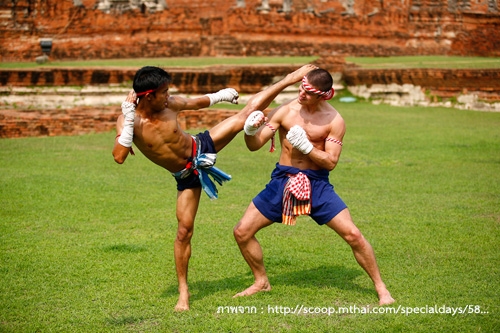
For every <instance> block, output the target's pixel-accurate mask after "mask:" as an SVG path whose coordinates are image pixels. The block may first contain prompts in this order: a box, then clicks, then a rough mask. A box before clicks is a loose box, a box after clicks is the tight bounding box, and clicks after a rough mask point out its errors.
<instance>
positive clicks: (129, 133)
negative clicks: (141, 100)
mask: <svg viewBox="0 0 500 333" xmlns="http://www.w3.org/2000/svg"><path fill="white" fill-rule="evenodd" d="M122 113H123V116H124V121H123V129H122V133H121V134H120V137H119V138H118V143H119V144H121V145H122V146H124V147H132V140H133V138H134V120H135V104H134V103H130V102H123V103H122Z"/></svg>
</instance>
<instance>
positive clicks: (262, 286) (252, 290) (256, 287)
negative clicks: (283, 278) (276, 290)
mask: <svg viewBox="0 0 500 333" xmlns="http://www.w3.org/2000/svg"><path fill="white" fill-rule="evenodd" d="M261 291H271V285H270V284H269V281H267V282H265V283H259V284H257V282H255V283H254V284H252V285H251V286H250V287H248V288H247V289H245V290H243V291H242V292H240V293H237V294H236V295H234V296H233V298H235V297H241V296H250V295H253V294H256V293H258V292H261Z"/></svg>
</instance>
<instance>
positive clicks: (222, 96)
mask: <svg viewBox="0 0 500 333" xmlns="http://www.w3.org/2000/svg"><path fill="white" fill-rule="evenodd" d="M205 96H208V98H210V106H212V105H214V104H215V103H219V102H231V103H233V104H238V97H239V95H238V92H237V91H236V90H234V89H233V88H226V89H222V90H219V91H218V92H216V93H213V94H206V95H205Z"/></svg>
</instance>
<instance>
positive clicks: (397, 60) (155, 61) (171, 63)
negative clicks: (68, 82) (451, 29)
mask: <svg viewBox="0 0 500 333" xmlns="http://www.w3.org/2000/svg"><path fill="white" fill-rule="evenodd" d="M317 59H318V57H314V56H309V57H306V56H304V57H183V58H175V57H174V58H145V59H98V60H74V61H57V60H54V61H49V62H48V63H45V64H43V65H38V64H36V63H35V62H2V63H0V68H38V67H40V68H44V67H134V68H136V67H137V66H138V65H137V64H138V63H140V64H141V66H147V65H149V66H160V67H205V66H214V65H297V66H299V65H303V64H306V63H310V62H313V61H314V60H317ZM345 60H346V61H347V62H352V63H354V64H356V65H358V66H360V67H361V68H472V69H475V68H500V58H498V57H497V58H493V57H491V58H484V57H459V56H402V57H346V58H345Z"/></svg>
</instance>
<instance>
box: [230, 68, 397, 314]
mask: <svg viewBox="0 0 500 333" xmlns="http://www.w3.org/2000/svg"><path fill="white" fill-rule="evenodd" d="M332 86H333V80H332V77H331V75H330V74H329V73H328V72H327V71H326V70H324V69H315V70H313V71H311V72H309V73H308V74H307V75H305V76H304V77H303V79H302V85H301V86H300V88H299V95H298V97H297V98H296V99H293V100H291V101H289V102H287V103H284V104H283V105H281V106H279V107H277V108H276V109H274V110H273V111H271V113H270V114H269V115H268V117H267V118H266V117H264V115H263V114H262V113H261V112H259V111H256V112H253V113H252V114H251V115H250V116H249V117H248V118H247V121H246V123H245V126H244V130H245V141H246V145H247V147H248V148H249V149H250V150H251V151H254V150H258V149H260V148H261V147H262V146H263V145H264V144H265V143H266V142H267V141H268V140H270V139H272V138H273V137H274V135H275V132H278V134H279V139H280V142H281V154H280V156H279V162H278V163H277V164H276V168H275V169H274V171H273V172H272V174H271V180H270V182H269V183H268V184H267V185H266V187H265V189H264V190H263V191H262V192H260V193H259V194H258V195H257V196H256V197H255V198H254V199H253V201H252V202H251V203H250V205H249V206H248V208H247V210H246V212H245V214H244V216H243V217H242V218H241V220H240V221H239V222H238V224H237V225H236V226H235V228H234V237H235V239H236V242H237V243H238V246H239V248H240V251H241V253H242V255H243V257H244V258H245V260H246V262H247V263H248V265H249V266H250V269H251V270H252V273H253V275H254V279H255V281H254V284H253V285H251V286H250V287H248V288H247V289H245V290H244V291H242V292H240V293H238V294H236V295H235V297H237V296H247V295H252V294H255V293H257V292H260V291H269V290H271V284H270V282H269V279H268V277H267V274H266V269H265V267H264V259H263V253H262V248H261V246H260V244H259V242H258V241H257V238H256V237H255V235H256V233H257V232H258V231H259V230H261V229H263V228H265V227H267V226H269V225H271V224H273V223H274V222H282V223H283V224H288V225H293V224H295V220H296V217H297V216H298V215H303V214H306V215H309V216H310V217H311V218H312V219H313V220H314V221H316V223H318V224H319V225H327V226H328V227H329V228H330V229H332V230H334V231H335V232H336V233H337V234H339V235H340V236H341V237H342V238H343V239H344V240H345V241H346V242H347V243H348V244H349V245H350V246H351V249H352V251H353V253H354V257H355V258H356V260H357V262H358V263H359V264H360V265H361V267H362V268H363V269H364V270H365V271H366V272H367V273H368V275H369V277H370V278H371V280H372V281H373V283H374V285H375V290H376V292H377V294H378V299H379V304H381V305H384V304H391V303H393V302H394V299H393V298H392V297H391V294H390V293H389V291H388V290H387V288H386V286H385V284H384V282H383V281H382V278H381V276H380V271H379V268H378V265H377V262H376V259H375V254H374V251H373V249H372V247H371V245H370V244H369V243H368V241H367V240H366V239H365V238H364V237H363V235H362V234H361V232H360V230H359V229H358V228H357V227H356V226H355V225H354V223H353V221H352V218H351V215H350V213H349V210H348V208H347V206H346V204H345V203H344V202H343V201H342V199H341V198H340V197H339V196H338V195H337V194H336V193H335V191H334V188H333V186H332V185H331V184H330V182H329V179H328V176H329V173H330V171H332V170H333V169H334V168H335V166H336V165H337V163H338V161H339V157H340V153H341V151H342V145H343V143H342V140H343V138H344V133H345V123H344V120H343V119H342V116H341V115H340V113H339V112H338V111H337V110H336V109H335V108H334V107H333V106H332V105H331V104H330V103H328V102H327V100H329V99H331V98H332V97H333V95H334V90H333V88H332Z"/></svg>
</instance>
